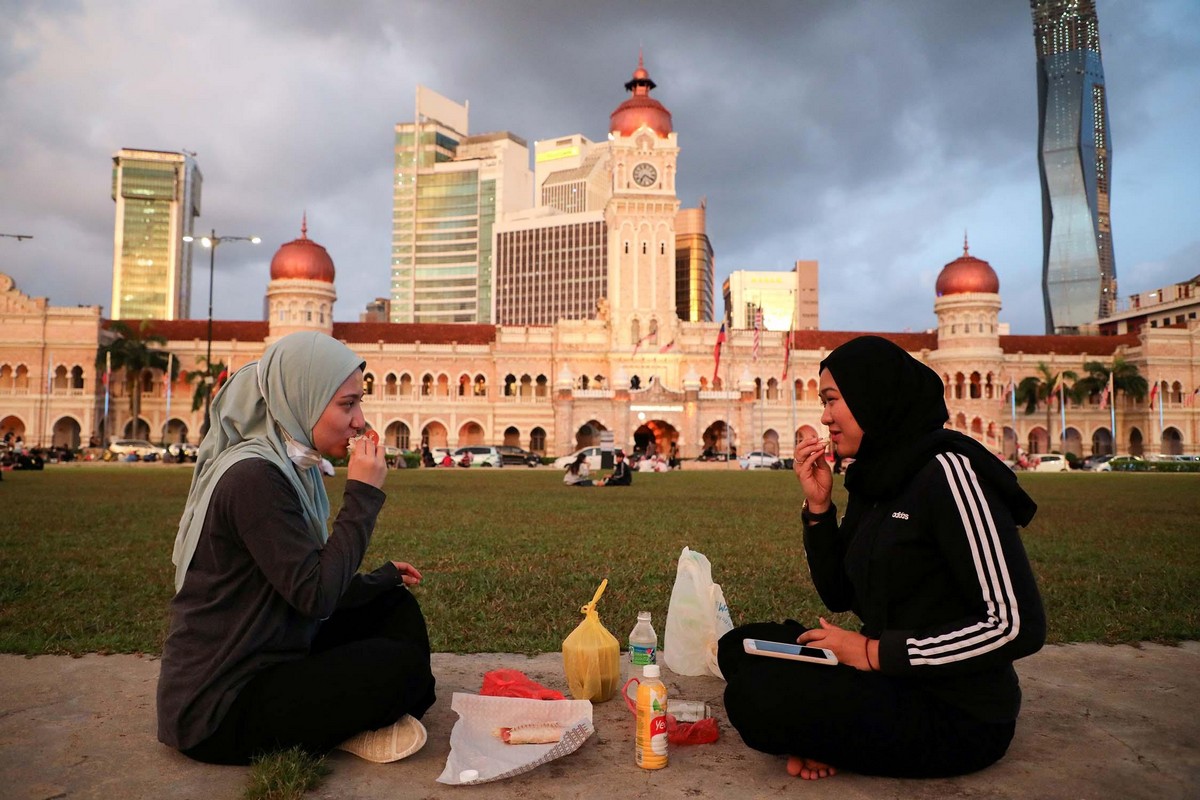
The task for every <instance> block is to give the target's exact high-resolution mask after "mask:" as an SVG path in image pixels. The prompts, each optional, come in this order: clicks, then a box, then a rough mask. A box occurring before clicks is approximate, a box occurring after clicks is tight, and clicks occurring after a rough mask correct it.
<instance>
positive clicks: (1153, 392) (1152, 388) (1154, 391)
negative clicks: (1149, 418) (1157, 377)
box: [1150, 383, 1158, 411]
mask: <svg viewBox="0 0 1200 800" xmlns="http://www.w3.org/2000/svg"><path fill="white" fill-rule="evenodd" d="M1156 397H1158V384H1157V383H1152V384H1150V410H1151V411H1153V410H1154V398H1156Z"/></svg>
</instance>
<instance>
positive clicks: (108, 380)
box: [100, 350, 112, 447]
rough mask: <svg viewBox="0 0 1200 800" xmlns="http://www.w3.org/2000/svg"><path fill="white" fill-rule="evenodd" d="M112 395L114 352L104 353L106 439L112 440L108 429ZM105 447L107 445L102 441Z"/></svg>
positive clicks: (101, 443)
mask: <svg viewBox="0 0 1200 800" xmlns="http://www.w3.org/2000/svg"><path fill="white" fill-rule="evenodd" d="M111 395H112V350H108V351H106V352H105V353H104V438H105V439H111V438H112V432H111V431H110V430H109V429H108V398H109V397H110V396H111ZM100 445H101V446H102V447H103V446H105V443H104V442H103V441H102V442H100Z"/></svg>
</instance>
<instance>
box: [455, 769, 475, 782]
mask: <svg viewBox="0 0 1200 800" xmlns="http://www.w3.org/2000/svg"><path fill="white" fill-rule="evenodd" d="M477 780H479V770H477V769H464V770H463V771H462V772H460V773H458V782H459V783H470V782H471V781H477Z"/></svg>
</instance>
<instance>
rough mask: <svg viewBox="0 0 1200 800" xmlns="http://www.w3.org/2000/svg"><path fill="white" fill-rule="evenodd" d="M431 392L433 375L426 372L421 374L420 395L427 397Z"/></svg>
mask: <svg viewBox="0 0 1200 800" xmlns="http://www.w3.org/2000/svg"><path fill="white" fill-rule="evenodd" d="M432 394H433V376H432V375H430V374H429V373H428V372H426V373H425V374H424V375H422V376H421V396H422V397H429V396H431V395H432Z"/></svg>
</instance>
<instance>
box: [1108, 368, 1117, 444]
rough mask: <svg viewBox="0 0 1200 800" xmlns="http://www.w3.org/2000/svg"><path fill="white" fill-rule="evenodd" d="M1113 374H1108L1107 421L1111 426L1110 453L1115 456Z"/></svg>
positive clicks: (1115, 405)
mask: <svg viewBox="0 0 1200 800" xmlns="http://www.w3.org/2000/svg"><path fill="white" fill-rule="evenodd" d="M1114 374H1115V373H1112V372H1110V373H1108V419H1109V423H1110V424H1111V426H1112V453H1111V455H1113V456H1116V454H1117V394H1116V392H1115V391H1114V388H1113V387H1114V384H1115V381H1114V380H1113V376H1114Z"/></svg>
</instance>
